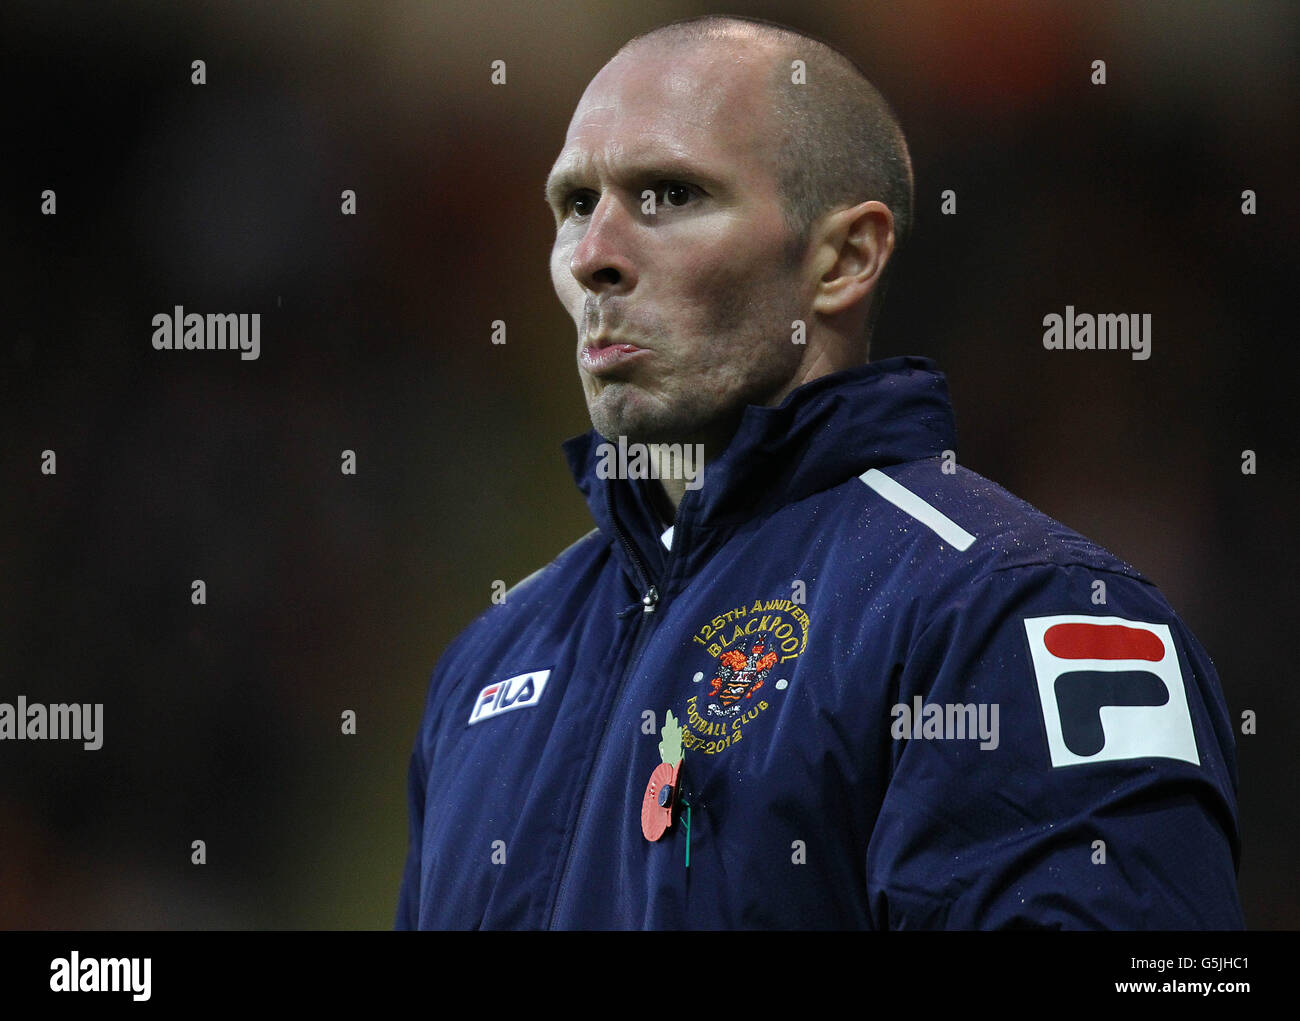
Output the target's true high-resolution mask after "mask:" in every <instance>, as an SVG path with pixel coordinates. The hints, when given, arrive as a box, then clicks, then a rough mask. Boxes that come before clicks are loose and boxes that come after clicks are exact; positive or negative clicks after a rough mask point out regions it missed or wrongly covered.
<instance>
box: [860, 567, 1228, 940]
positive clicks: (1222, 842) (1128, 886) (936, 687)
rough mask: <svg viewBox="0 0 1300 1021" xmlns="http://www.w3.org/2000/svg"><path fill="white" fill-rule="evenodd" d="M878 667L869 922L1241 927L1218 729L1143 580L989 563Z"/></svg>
mask: <svg viewBox="0 0 1300 1021" xmlns="http://www.w3.org/2000/svg"><path fill="white" fill-rule="evenodd" d="M1098 582H1100V583H1101V586H1100V587H1099V586H1098V585H1097V583H1098ZM1099 594H1100V598H1101V599H1104V603H1101V602H1099V601H1098V596H1099ZM897 678H898V697H897V703H896V705H895V706H894V715H893V717H892V718H891V719H890V720H889V721H886V723H887V724H888V725H890V726H891V728H892V736H893V737H894V740H893V741H892V742H891V749H890V751H891V759H892V773H891V778H890V781H889V784H888V787H887V790H886V793H885V797H884V799H883V801H882V804H881V808H880V811H879V814H878V817H877V820H876V825H875V828H874V830H873V833H872V837H871V840H870V843H869V846H868V851H867V863H866V867H867V875H866V880H867V892H868V897H869V901H870V910H871V913H872V917H873V920H874V921H875V923H876V924H877V925H878V926H879V927H881V928H886V927H887V928H958V929H992V928H1018V927H1042V928H1059V929H1127V930H1134V929H1202V928H1203V929H1236V928H1241V927H1242V924H1243V922H1242V914H1241V906H1240V901H1239V898H1238V893H1237V885H1236V872H1237V865H1238V859H1239V843H1238V831H1237V808H1236V790H1237V772H1236V758H1235V749H1234V745H1233V734H1232V727H1231V724H1230V721H1229V717H1228V713H1227V709H1226V706H1225V704H1224V699H1223V694H1222V692H1221V691H1220V688H1219V682H1218V679H1217V677H1216V676H1215V672H1214V668H1213V665H1212V664H1211V662H1210V660H1209V657H1208V656H1206V654H1205V652H1204V651H1203V650H1202V649H1201V648H1200V646H1199V645H1198V644H1197V643H1196V641H1195V639H1194V638H1193V637H1192V636H1191V634H1190V633H1189V632H1188V631H1187V629H1186V628H1185V626H1184V625H1183V624H1182V622H1181V621H1180V620H1179V619H1178V618H1177V616H1176V615H1175V614H1174V613H1173V611H1172V610H1171V609H1170V608H1169V606H1168V604H1167V603H1166V602H1165V600H1164V598H1163V597H1162V596H1161V595H1160V593H1159V592H1158V591H1157V590H1156V589H1155V588H1154V587H1153V586H1151V585H1150V584H1148V583H1146V582H1144V581H1142V580H1140V579H1137V578H1133V577H1130V576H1128V575H1124V574H1119V573H1111V572H1107V571H1103V570H1095V569H1091V568H1087V567H1082V566H1071V567H1062V566H1055V565H1034V566H1026V567H1015V568H1007V569H1002V570H998V571H994V572H992V573H990V574H988V575H987V576H986V577H984V578H983V579H982V580H981V581H980V582H979V583H977V584H975V585H973V586H971V587H970V588H969V589H968V590H967V591H966V592H965V594H963V595H961V596H960V597H958V598H955V599H952V600H950V601H949V602H947V603H946V604H945V605H943V606H942V607H940V608H939V609H938V610H937V611H935V612H934V613H933V614H932V616H931V617H930V618H929V620H928V621H927V623H926V624H925V625H924V626H923V627H922V628H921V629H920V632H919V634H918V636H917V638H916V639H915V641H913V642H912V643H911V648H910V649H909V650H908V652H907V655H906V661H905V662H904V663H903V664H902V666H901V668H900V669H899V672H898V674H897ZM903 707H906V709H907V712H906V713H905V712H903V711H902V709H903ZM932 707H937V708H932ZM954 707H956V708H954ZM963 729H964V731H965V733H962V731H963ZM972 731H974V733H972Z"/></svg>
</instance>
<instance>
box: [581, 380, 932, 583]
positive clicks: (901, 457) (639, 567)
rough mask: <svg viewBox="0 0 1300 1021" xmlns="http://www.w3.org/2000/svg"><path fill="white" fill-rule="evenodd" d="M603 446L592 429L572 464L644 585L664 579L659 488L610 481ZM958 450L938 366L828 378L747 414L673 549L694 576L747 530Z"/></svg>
mask: <svg viewBox="0 0 1300 1021" xmlns="http://www.w3.org/2000/svg"><path fill="white" fill-rule="evenodd" d="M605 442H606V441H605V439H604V438H603V437H601V436H600V434H599V433H597V432H596V431H595V430H594V429H593V430H591V431H590V432H588V433H585V434H584V435H581V436H575V437H574V438H573V439H570V440H567V441H566V442H565V443H564V445H563V447H564V453H565V457H566V458H567V460H568V463H569V469H570V471H572V473H573V477H574V480H575V481H576V482H577V484H578V488H579V489H580V490H581V491H582V493H583V496H584V497H585V498H586V501H587V506H588V507H589V508H590V510H591V514H592V517H593V518H594V519H595V521H596V524H597V525H598V526H599V527H600V530H601V531H602V532H603V533H604V534H605V535H606V536H607V537H608V538H610V539H611V540H613V541H614V548H615V549H616V550H617V551H618V553H619V556H620V557H621V559H622V560H623V562H624V567H625V569H627V570H628V573H629V574H630V575H631V576H632V578H633V581H634V582H635V583H636V584H637V586H638V587H639V588H644V587H646V580H647V578H648V580H649V582H651V583H653V582H655V581H656V580H657V579H658V578H660V577H661V576H662V575H663V571H664V567H665V563H666V561H667V553H668V551H667V549H665V547H664V545H663V543H662V542H661V540H660V536H661V533H662V531H663V528H662V526H661V525H660V524H659V518H658V515H657V514H656V513H655V510H654V505H653V504H652V502H651V500H650V498H649V496H648V494H647V492H646V489H645V487H646V486H647V485H651V484H657V483H649V482H642V481H634V480H628V479H604V478H600V477H599V476H598V473H597V466H598V464H599V463H600V462H601V460H602V458H601V456H600V453H599V450H598V448H599V447H600V445H601V444H603V443H605ZM955 445H956V443H955V429H954V424H953V416H952V406H951V403H950V401H949V397H948V386H947V383H946V381H945V379H944V376H943V373H941V372H939V371H938V370H937V369H936V368H935V365H934V362H932V361H931V360H930V359H928V358H920V357H915V356H906V357H901V358H887V359H884V360H882V361H878V362H870V363H868V364H866V365H861V366H857V367H855V368H852V369H846V370H844V371H842V372H835V373H832V374H830V375H827V376H822V377H820V378H819V379H815V380H813V381H812V382H810V383H805V384H804V385H803V386H801V387H799V388H798V389H796V390H794V391H792V392H791V393H790V394H789V395H788V396H787V397H786V399H785V400H784V401H783V402H782V403H781V404H780V406H778V407H775V408H767V407H760V406H758V405H753V404H751V405H749V406H748V407H746V408H745V411H744V413H743V414H742V416H741V421H740V426H739V428H738V429H737V430H736V434H735V436H734V437H733V438H732V440H731V442H730V443H729V444H728V445H727V448H726V449H725V450H724V451H723V452H722V454H720V455H719V456H718V457H717V458H715V459H714V460H713V461H711V462H709V463H708V464H707V465H706V466H705V468H704V477H703V485H702V486H701V487H700V488H699V489H697V490H687V492H686V495H685V497H684V498H683V499H682V502H681V505H680V506H679V507H678V509H677V518H676V521H675V522H674V532H673V547H674V552H675V553H677V554H678V555H679V556H678V559H679V560H685V561H688V562H689V563H687V564H686V566H685V572H684V573H686V574H688V575H689V574H690V573H693V565H694V564H698V563H699V562H700V560H701V559H702V558H704V557H706V556H707V555H708V554H709V553H710V552H711V551H712V549H713V548H715V547H716V546H717V545H718V544H719V543H720V542H721V541H723V540H724V539H725V538H726V537H727V536H728V535H729V534H730V533H731V532H733V531H734V530H735V529H737V528H739V527H740V526H741V525H743V524H744V523H745V522H746V521H749V520H751V519H754V518H762V517H766V516H768V515H769V514H771V513H773V512H774V511H776V510H777V509H779V508H780V507H783V506H785V505H787V504H790V503H794V502H795V501H797V500H801V499H803V498H805V497H807V496H811V495H812V494H814V493H818V492H821V491H822V490H824V489H829V488H831V487H832V486H836V485H839V484H840V483H842V482H844V481H845V480H846V479H848V478H851V477H853V476H855V475H860V474H862V473H863V472H864V471H866V470H867V469H868V468H879V467H883V466H886V465H891V464H898V463H901V462H904V461H913V460H917V459H919V458H926V457H934V456H936V455H938V454H939V453H941V452H942V451H943V450H946V449H952V448H953V447H954V446H955ZM625 540H626V541H625ZM629 543H630V544H631V545H632V547H633V549H632V550H628V549H627V546H628V544H629ZM638 561H639V563H638ZM676 573H678V572H677V571H674V574H676Z"/></svg>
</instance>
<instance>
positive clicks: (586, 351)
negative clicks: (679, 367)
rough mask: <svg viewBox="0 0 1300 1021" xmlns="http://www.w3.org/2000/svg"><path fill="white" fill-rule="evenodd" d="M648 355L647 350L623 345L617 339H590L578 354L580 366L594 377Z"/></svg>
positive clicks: (631, 345)
mask: <svg viewBox="0 0 1300 1021" xmlns="http://www.w3.org/2000/svg"><path fill="white" fill-rule="evenodd" d="M648 353H649V351H648V349H647V348H643V347H637V346H636V345H635V344H625V343H621V342H619V341H618V340H617V339H616V338H611V337H595V338H588V340H587V342H586V343H585V344H584V345H583V346H582V350H581V351H580V352H579V353H578V364H579V365H580V366H582V368H584V369H586V370H587V371H588V372H590V373H592V374H593V375H600V374H602V373H606V372H609V371H611V370H612V369H614V368H615V367H617V366H620V365H623V364H626V363H627V362H629V361H631V360H632V359H634V358H638V357H641V356H643V355H646V354H648Z"/></svg>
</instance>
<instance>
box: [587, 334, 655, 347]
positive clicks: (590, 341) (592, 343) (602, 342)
mask: <svg viewBox="0 0 1300 1021" xmlns="http://www.w3.org/2000/svg"><path fill="white" fill-rule="evenodd" d="M606 347H621V348H626V349H628V350H631V351H641V350H644V349H643V348H642V347H641V345H640V344H633V343H630V342H629V341H626V340H620V339H619V338H618V337H610V336H608V335H606V336H596V337H588V338H587V339H586V341H585V342H584V343H583V345H582V348H583V350H584V351H588V350H596V351H599V350H601V349H602V348H606Z"/></svg>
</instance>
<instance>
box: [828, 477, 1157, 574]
mask: <svg viewBox="0 0 1300 1021" xmlns="http://www.w3.org/2000/svg"><path fill="white" fill-rule="evenodd" d="M846 493H847V494H850V495H851V498H852V499H854V501H855V502H856V503H857V504H858V505H859V506H860V508H861V510H860V518H859V520H860V522H861V525H862V527H861V528H859V529H856V530H853V531H851V532H850V533H849V534H850V535H851V536H852V537H854V538H856V539H857V541H860V542H865V543H870V544H872V545H873V546H874V547H879V545H880V544H881V543H882V541H883V542H884V543H885V544H886V545H887V546H888V547H890V548H893V549H894V550H895V551H896V553H897V554H898V555H900V556H901V555H906V556H907V557H908V558H909V559H911V560H913V561H914V562H916V563H917V564H918V566H920V565H925V566H926V567H928V568H929V569H931V570H933V571H936V572H938V573H941V574H948V573H951V574H952V575H954V576H960V577H962V578H966V579H968V580H973V579H974V578H976V577H979V576H984V575H988V574H990V573H992V572H996V571H1003V570H1009V569H1013V568H1021V567H1024V568H1028V567H1041V568H1052V567H1059V568H1066V567H1083V568H1087V569H1090V570H1094V571H1105V572H1109V573H1112V574H1120V575H1125V576H1127V577H1129V578H1131V579H1133V580H1135V581H1138V582H1143V583H1147V584H1149V582H1148V581H1147V579H1146V578H1144V577H1143V576H1142V574H1141V573H1140V572H1139V571H1138V570H1137V569H1136V568H1134V567H1133V566H1132V565H1130V564H1128V563H1126V562H1125V561H1123V560H1121V559H1120V558H1119V557H1117V556H1115V555H1114V554H1113V553H1111V552H1110V551H1109V550H1107V549H1106V548H1105V547H1103V546H1101V545H1099V544H1098V543H1096V542H1094V541H1092V540H1091V539H1088V538H1087V537H1085V536H1083V535H1081V534H1080V533H1079V532H1076V531H1075V530H1074V529H1072V528H1070V527H1069V526H1067V525H1065V524H1063V523H1061V522H1060V521H1058V520H1056V519H1055V518H1053V517H1051V516H1050V515H1048V514H1046V513H1044V512H1043V511H1041V510H1039V509H1038V508H1037V507H1035V506H1034V505H1033V504H1031V503H1028V502H1027V501H1025V500H1023V499H1021V498H1020V497H1018V496H1016V495H1015V494H1013V493H1011V492H1009V491H1008V490H1006V489H1004V488H1003V487H1002V486H1000V485H998V484H997V483H996V482H993V481H992V480H990V479H987V478H985V477H984V476H983V475H980V474H978V473H977V472H974V471H971V470H970V469H968V468H965V467H962V466H961V465H959V464H956V463H955V462H953V461H951V460H949V459H945V458H943V457H934V458H927V459H924V460H918V461H908V462H905V463H902V464H896V465H889V466H886V467H883V468H873V469H871V470H869V471H866V472H864V473H863V474H862V475H860V476H858V478H857V479H856V480H853V483H852V484H850V485H849V486H848V487H846Z"/></svg>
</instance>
